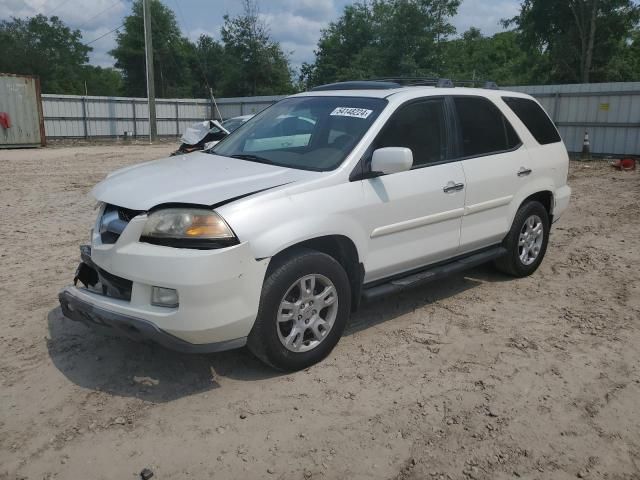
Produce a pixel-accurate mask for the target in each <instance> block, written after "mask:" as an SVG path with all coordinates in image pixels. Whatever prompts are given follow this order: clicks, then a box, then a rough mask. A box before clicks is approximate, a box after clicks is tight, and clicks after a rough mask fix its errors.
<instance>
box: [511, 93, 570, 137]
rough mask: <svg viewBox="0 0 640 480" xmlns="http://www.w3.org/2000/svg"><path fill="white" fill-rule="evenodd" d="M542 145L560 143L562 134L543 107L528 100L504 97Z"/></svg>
mask: <svg viewBox="0 0 640 480" xmlns="http://www.w3.org/2000/svg"><path fill="white" fill-rule="evenodd" d="M502 100H504V102H505V103H506V104H507V105H508V106H509V108H510V109H511V110H513V113H515V114H516V115H517V116H518V118H519V119H520V120H521V121H522V123H524V125H525V126H526V127H527V128H528V129H529V131H530V132H531V135H533V136H534V138H535V139H536V140H537V141H538V143H539V144H540V145H548V144H550V143H557V142H559V141H560V134H559V133H558V130H557V129H556V127H555V125H554V124H553V122H552V121H551V120H550V119H549V117H548V116H547V114H546V113H545V112H544V110H542V107H540V105H538V104H537V103H536V102H534V101H533V100H530V99H528V98H517V97H502Z"/></svg>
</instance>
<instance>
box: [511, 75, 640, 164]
mask: <svg viewBox="0 0 640 480" xmlns="http://www.w3.org/2000/svg"><path fill="white" fill-rule="evenodd" d="M505 89H508V90H516V91H520V92H525V93H528V94H529V95H532V96H534V97H536V98H537V99H538V101H539V102H540V103H541V104H542V105H543V106H544V108H545V109H546V110H547V112H548V113H549V115H550V116H551V118H552V119H553V121H554V122H555V124H556V125H557V126H558V130H560V135H561V136H562V139H563V140H564V142H565V144H566V145H567V149H568V150H569V151H570V152H580V151H581V150H582V143H583V140H584V133H585V132H588V133H589V140H590V142H591V151H592V152H593V153H595V154H599V155H640V82H626V83H585V84H573V85H536V86H524V87H505Z"/></svg>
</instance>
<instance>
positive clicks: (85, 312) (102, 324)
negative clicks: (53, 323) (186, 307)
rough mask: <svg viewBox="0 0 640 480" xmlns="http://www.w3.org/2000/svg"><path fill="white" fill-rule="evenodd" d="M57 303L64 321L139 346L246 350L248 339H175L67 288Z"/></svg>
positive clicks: (190, 350)
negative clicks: (121, 338)
mask: <svg viewBox="0 0 640 480" xmlns="http://www.w3.org/2000/svg"><path fill="white" fill-rule="evenodd" d="M58 299H59V300H60V307H61V308H62V313H63V314H64V316H65V317H67V318H68V319H70V320H75V321H76V322H81V323H83V324H84V325H86V326H87V327H89V328H97V329H99V330H102V331H104V332H105V333H114V334H116V335H119V336H122V337H127V338H129V339H131V340H134V341H137V342H153V343H157V344H159V345H162V346H163V347H166V348H169V349H171V350H175V351H178V352H184V353H213V352H221V351H224V350H232V349H234V348H240V347H243V346H244V345H245V344H246V343H247V339H246V337H245V338H237V339H234V340H227V341H223V342H214V343H205V344H194V343H189V342H185V341H184V340H182V339H180V338H178V337H174V336H173V335H171V334H169V333H167V332H165V331H163V330H161V329H159V328H158V327H157V326H156V325H154V324H153V323H151V322H149V321H148V320H143V319H142V318H135V317H130V316H128V315H123V314H120V313H116V312H112V311H109V310H105V309H104V308H100V307H98V306H96V305H94V304H92V303H89V302H86V301H83V300H81V299H80V298H78V297H76V296H75V295H74V294H73V290H71V289H70V288H65V289H64V290H62V291H61V292H60V293H59V295H58Z"/></svg>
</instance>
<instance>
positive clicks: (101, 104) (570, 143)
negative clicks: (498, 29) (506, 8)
mask: <svg viewBox="0 0 640 480" xmlns="http://www.w3.org/2000/svg"><path fill="white" fill-rule="evenodd" d="M505 89H506V90H517V91H521V92H526V93H529V94H531V95H533V96H534V97H536V98H537V99H538V100H539V101H540V102H541V103H542V104H543V106H544V107H545V109H546V110H547V112H549V115H550V116H551V117H552V118H553V120H554V122H555V123H556V125H558V128H559V130H560V134H561V135H562V138H563V139H564V141H565V143H566V145H567V148H568V149H569V151H571V152H579V151H581V150H582V142H583V139H584V133H585V131H587V132H589V137H590V140H591V150H592V152H593V153H595V154H601V155H606V154H611V155H625V154H626V155H640V82H630V83H594V84H575V85H543V86H520V87H505ZM281 98H283V97H281V96H272V97H244V98H221V99H217V100H216V101H217V105H218V109H219V111H220V116H221V117H222V118H230V117H235V116H238V115H246V114H251V113H257V112H259V111H261V110H263V109H264V108H266V107H267V106H269V105H271V104H273V103H274V102H276V101H278V100H280V99H281ZM42 102H43V110H44V117H45V128H46V135H47V138H94V137H117V136H123V135H125V132H128V133H129V134H130V135H133V136H136V137H143V136H146V135H148V132H149V125H148V121H147V101H146V99H145V98H124V97H81V96H73V95H47V94H45V95H42ZM156 104H157V117H158V134H159V135H164V136H179V135H181V134H182V132H183V131H184V130H185V129H186V128H187V127H188V126H189V125H190V124H192V123H194V122H197V121H201V120H204V119H210V118H218V115H217V112H216V109H215V108H214V105H213V103H212V102H211V101H210V100H203V99H196V100H168V99H158V100H157V102H156Z"/></svg>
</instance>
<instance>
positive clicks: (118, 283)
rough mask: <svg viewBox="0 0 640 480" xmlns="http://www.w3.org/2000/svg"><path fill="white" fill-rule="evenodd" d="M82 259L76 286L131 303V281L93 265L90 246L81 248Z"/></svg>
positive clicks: (77, 273) (75, 281) (75, 280)
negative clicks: (80, 284) (81, 285)
mask: <svg viewBox="0 0 640 480" xmlns="http://www.w3.org/2000/svg"><path fill="white" fill-rule="evenodd" d="M80 258H81V260H82V262H81V263H80V265H79V266H78V271H77V272H76V277H75V279H74V283H75V284H76V285H77V283H78V282H80V283H82V284H83V285H84V288H86V289H87V290H89V291H90V292H93V293H97V294H99V295H104V296H105V297H110V298H116V299H118V300H126V301H127V302H129V301H131V289H132V287H133V282H132V281H131V280H127V279H126V278H121V277H118V276H117V275H114V274H112V273H109V272H107V271H106V270H103V269H102V268H100V267H98V266H97V265H96V264H95V263H93V260H91V247H89V246H88V245H82V246H81V247H80Z"/></svg>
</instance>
